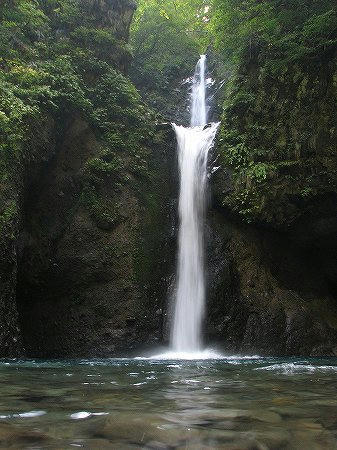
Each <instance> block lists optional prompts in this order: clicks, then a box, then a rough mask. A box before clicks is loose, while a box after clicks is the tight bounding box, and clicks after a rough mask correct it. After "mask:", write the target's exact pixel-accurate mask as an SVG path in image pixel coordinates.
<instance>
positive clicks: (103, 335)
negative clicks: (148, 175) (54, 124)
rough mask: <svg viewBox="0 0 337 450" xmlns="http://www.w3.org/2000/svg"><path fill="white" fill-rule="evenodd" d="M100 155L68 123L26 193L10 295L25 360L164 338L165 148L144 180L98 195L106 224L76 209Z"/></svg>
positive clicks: (108, 352)
mask: <svg viewBox="0 0 337 450" xmlns="http://www.w3.org/2000/svg"><path fill="white" fill-rule="evenodd" d="M98 147H99V144H98V142H97V140H96V138H95V135H94V133H93V131H92V129H91V127H90V126H89V125H88V123H86V122H85V121H83V119H81V118H79V117H77V118H74V119H73V120H72V121H71V122H70V123H69V125H68V129H67V131H66V132H65V133H64V139H63V141H61V142H59V148H58V152H57V154H56V156H55V158H54V160H53V162H52V163H51V164H50V165H48V167H45V168H44V170H43V171H42V176H41V177H40V178H37V179H36V182H35V184H32V185H31V186H30V195H29V196H28V197H27V199H26V205H25V208H26V220H25V230H24V235H25V245H24V248H23V250H22V257H21V261H20V265H19V274H18V289H17V291H18V307H19V314H20V322H21V328H22V334H23V339H24V344H25V351H26V354H27V355H30V356H39V357H57V356H59V357H64V356H73V357H75V356H93V357H94V356H96V357H103V356H104V357H106V356H116V355H118V356H122V355H124V356H125V355H127V354H132V353H133V352H136V351H140V350H139V349H141V348H142V349H144V348H146V347H147V346H151V347H153V346H155V345H156V344H158V343H159V342H160V341H161V340H162V322H163V311H164V306H165V301H166V291H167V284H166V278H165V276H166V273H167V271H168V270H169V268H170V266H172V265H173V259H174V255H173V254H172V251H171V248H172V247H171V244H170V243H169V242H168V236H169V235H170V233H169V227H170V221H169V217H168V209H167V205H168V203H169V196H170V189H169V187H168V186H169V179H170V178H171V174H170V167H171V163H170V161H171V159H172V151H171V147H170V146H168V147H164V148H163V147H160V146H159V145H157V146H156V152H154V154H153V156H151V155H149V164H150V168H151V167H152V166H154V167H155V168H156V174H155V176H154V177H153V178H152V180H151V181H149V180H147V179H146V180H144V181H140V180H136V179H134V180H132V183H123V184H121V185H120V186H118V187H116V185H115V184H114V183H113V182H110V183H107V184H104V185H102V186H101V187H100V189H102V190H103V192H104V199H109V203H108V205H111V206H110V208H111V209H107V210H106V211H105V213H106V216H107V217H108V218H110V216H111V214H114V218H115V220H114V221H113V222H111V220H109V221H108V223H105V222H104V223H102V221H101V220H97V219H96V217H95V216H93V215H92V214H91V213H90V211H88V210H87V209H86V208H85V206H84V205H83V202H82V201H81V199H82V198H83V195H85V192H84V191H83V189H82V181H83V180H82V176H83V167H84V166H85V162H86V161H87V160H88V159H89V158H90V157H91V156H93V155H95V154H96V153H97V151H98ZM162 183H165V185H166V186H167V187H168V188H167V189H166V191H165V192H163V191H162V189H161V185H162ZM156 193H157V194H156ZM155 194H156V195H157V196H156V195H155ZM50 205H52V208H51V207H50ZM104 217H105V216H103V218H104Z"/></svg>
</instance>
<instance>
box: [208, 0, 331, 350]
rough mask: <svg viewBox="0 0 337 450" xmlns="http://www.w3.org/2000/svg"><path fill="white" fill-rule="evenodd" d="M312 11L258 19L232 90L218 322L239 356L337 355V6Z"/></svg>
mask: <svg viewBox="0 0 337 450" xmlns="http://www.w3.org/2000/svg"><path fill="white" fill-rule="evenodd" d="M304 4H306V5H307V7H306V9H305V13H303V14H299V13H298V11H297V10H296V8H295V6H292V5H289V6H288V7H287V8H284V7H283V5H278V4H277V5H276V4H273V3H272V2H269V3H268V2H266V4H265V5H261V8H260V9H259V14H258V15H256V11H255V10H254V11H255V12H254V11H252V12H251V20H252V27H253V28H254V26H256V30H254V33H253V32H252V33H251V34H250V35H249V36H248V35H247V37H246V41H244V44H242V48H241V50H240V51H241V53H238V59H237V67H236V69H235V70H234V71H233V76H232V78H231V79H230V80H229V82H228V83H227V88H226V95H225V102H224V109H223V116H222V126H221V131H220V135H219V139H218V147H217V154H218V159H217V165H219V164H220V165H221V168H220V169H219V170H218V171H217V172H216V174H215V176H214V178H213V208H214V209H213V213H212V215H211V223H212V224H213V225H212V226H213V229H214V231H215V235H214V236H213V245H214V246H215V247H213V250H212V253H213V254H214V255H215V256H214V258H213V260H214V262H213V263H212V262H211V267H213V269H212V270H211V277H213V278H212V279H213V280H214V283H215V284H214V285H213V289H214V291H213V294H212V295H214V299H213V300H212V306H210V314H211V316H210V325H211V328H212V330H213V331H212V333H213V336H215V335H217V333H220V335H221V336H222V337H223V340H222V342H223V343H225V346H227V347H228V348H231V349H232V348H234V350H235V351H242V352H250V353H261V352H263V353H266V354H288V355H291V354H312V355H321V354H324V355H333V354H336V352H337V350H336V349H337V297H336V295H337V289H336V288H337V272H336V264H335V262H336V257H337V240H336V235H337V220H336V213H337V209H336V208H337V206H336V205H337V179H336V173H337V170H336V169H337V159H336V137H337V136H336V130H337V128H336V124H337V123H336V117H335V104H336V100H337V84H336V81H337V72H336V62H337V59H336V58H337V46H336V37H337V34H336V33H337V29H336V22H335V19H334V18H335V17H336V9H335V7H334V6H333V2H330V1H325V2H322V3H320V4H317V5H316V4H315V5H314V4H312V3H311V2H304ZM238 9H240V5H239V6H238ZM254 14H255V15H256V16H254ZM271 20H273V21H274V22H271ZM254 21H255V22H254ZM278 21H279V22H278ZM272 23H274V24H277V27H276V28H275V31H274V30H273V28H272V27H271V24H272ZM254 24H255V25H254ZM256 24H258V26H259V27H260V28H258V26H257V25H256ZM267 26H270V28H269V29H267ZM242 27H244V24H242ZM264 27H266V28H264ZM266 30H267V31H266ZM270 30H272V31H270ZM263 32H265V34H263ZM234 33H235V32H234ZM268 33H269V34H268ZM245 45H246V46H245ZM220 224H221V225H220ZM211 260H212V257H211ZM217 266H219V267H220V268H221V267H223V269H219V267H218V268H217ZM221 270H222V272H221ZM219 271H220V272H219ZM224 280H227V281H226V282H225V281H224ZM213 308H214V309H213ZM214 326H215V328H214ZM220 340H221V339H220Z"/></svg>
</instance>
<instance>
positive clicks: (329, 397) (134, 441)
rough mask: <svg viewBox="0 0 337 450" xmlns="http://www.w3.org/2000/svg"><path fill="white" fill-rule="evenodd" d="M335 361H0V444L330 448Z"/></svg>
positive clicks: (335, 438) (336, 419)
mask: <svg viewBox="0 0 337 450" xmlns="http://www.w3.org/2000/svg"><path fill="white" fill-rule="evenodd" d="M336 376H337V358H325V359H311V358H288V359H285V358H260V357H250V358H240V357H235V356H233V357H222V358H221V359H200V360H193V361H186V360H185V361H184V360H174V359H171V360H155V359H104V360H103V359H102V360H101V359H95V360H63V361H62V360H53V361H41V360H39V361H38V360H36V361H35V360H2V361H1V362H0V380H1V388H0V389H1V397H0V398H1V406H0V446H1V448H27V449H33V448H34V449H47V448H54V449H61V448H62V449H64V448H73V447H79V448H89V449H104V448H111V449H136V448H144V449H186V448H187V449H207V448H209V449H217V448H219V449H228V450H233V449H236V450H239V449H246V450H248V449H261V450H262V449H289V450H290V449H296V448H305V449H306V450H310V449H315V450H317V449H336V448H337V395H336Z"/></svg>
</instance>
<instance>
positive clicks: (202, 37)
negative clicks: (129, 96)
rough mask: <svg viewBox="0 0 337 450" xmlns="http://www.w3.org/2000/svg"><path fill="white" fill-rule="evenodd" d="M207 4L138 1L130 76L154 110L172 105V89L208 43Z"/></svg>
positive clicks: (179, 0) (171, 0)
mask: <svg viewBox="0 0 337 450" xmlns="http://www.w3.org/2000/svg"><path fill="white" fill-rule="evenodd" d="M207 4H208V2H207V1H200V0H199V1H197V0H190V1H188V2H186V1H182V0H175V1H173V0H169V1H164V0H140V1H139V5H138V10H137V13H136V16H135V20H134V23H133V26H132V30H131V31H132V33H131V43H132V47H133V56H134V59H133V64H132V71H131V76H132V79H133V80H134V81H135V83H136V85H137V86H139V87H141V89H142V91H143V92H145V95H144V97H146V101H147V102H149V103H150V104H151V105H153V106H155V107H156V109H157V110H160V109H163V110H164V109H167V104H170V103H171V102H172V103H173V104H174V103H175V102H176V99H175V97H174V94H173V97H172V92H173V91H174V88H176V86H177V85H178V84H179V83H180V82H181V81H182V80H183V79H184V78H186V77H187V76H189V74H190V73H191V67H193V65H194V64H195V61H196V60H197V58H198V55H199V54H200V52H205V51H206V49H207V46H208V44H209V34H208V32H207V18H206V17H205V15H206V13H205V7H206V5H207Z"/></svg>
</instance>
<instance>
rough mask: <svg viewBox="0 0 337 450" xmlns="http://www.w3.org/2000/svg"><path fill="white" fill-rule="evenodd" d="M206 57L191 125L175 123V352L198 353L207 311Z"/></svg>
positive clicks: (211, 129)
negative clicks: (177, 178)
mask: <svg viewBox="0 0 337 450" xmlns="http://www.w3.org/2000/svg"><path fill="white" fill-rule="evenodd" d="M206 83H207V81H206V56H205V55H202V56H201V57H200V59H199V61H198V64H197V66H196V70H195V74H194V77H193V87H192V99H191V100H192V101H191V127H190V128H185V127H183V126H177V125H175V124H173V128H174V130H175V133H176V137H177V142H178V159H179V172H180V195H179V219H180V227H179V252H178V270H177V289H176V299H175V309H174V319H173V327H172V333H171V348H172V350H173V352H175V353H179V354H182V353H184V354H190V353H197V352H200V351H201V345H202V342H201V325H202V318H203V313H204V308H205V274H204V242H203V241H204V236H203V235H204V233H203V228H204V215H205V203H206V200H205V198H206V196H205V192H206V186H207V157H208V152H209V150H210V148H211V147H212V145H213V142H214V138H215V135H216V131H217V128H218V125H219V124H218V123H213V124H211V125H210V126H208V127H205V125H206V124H207V102H206V92H207V86H206Z"/></svg>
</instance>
